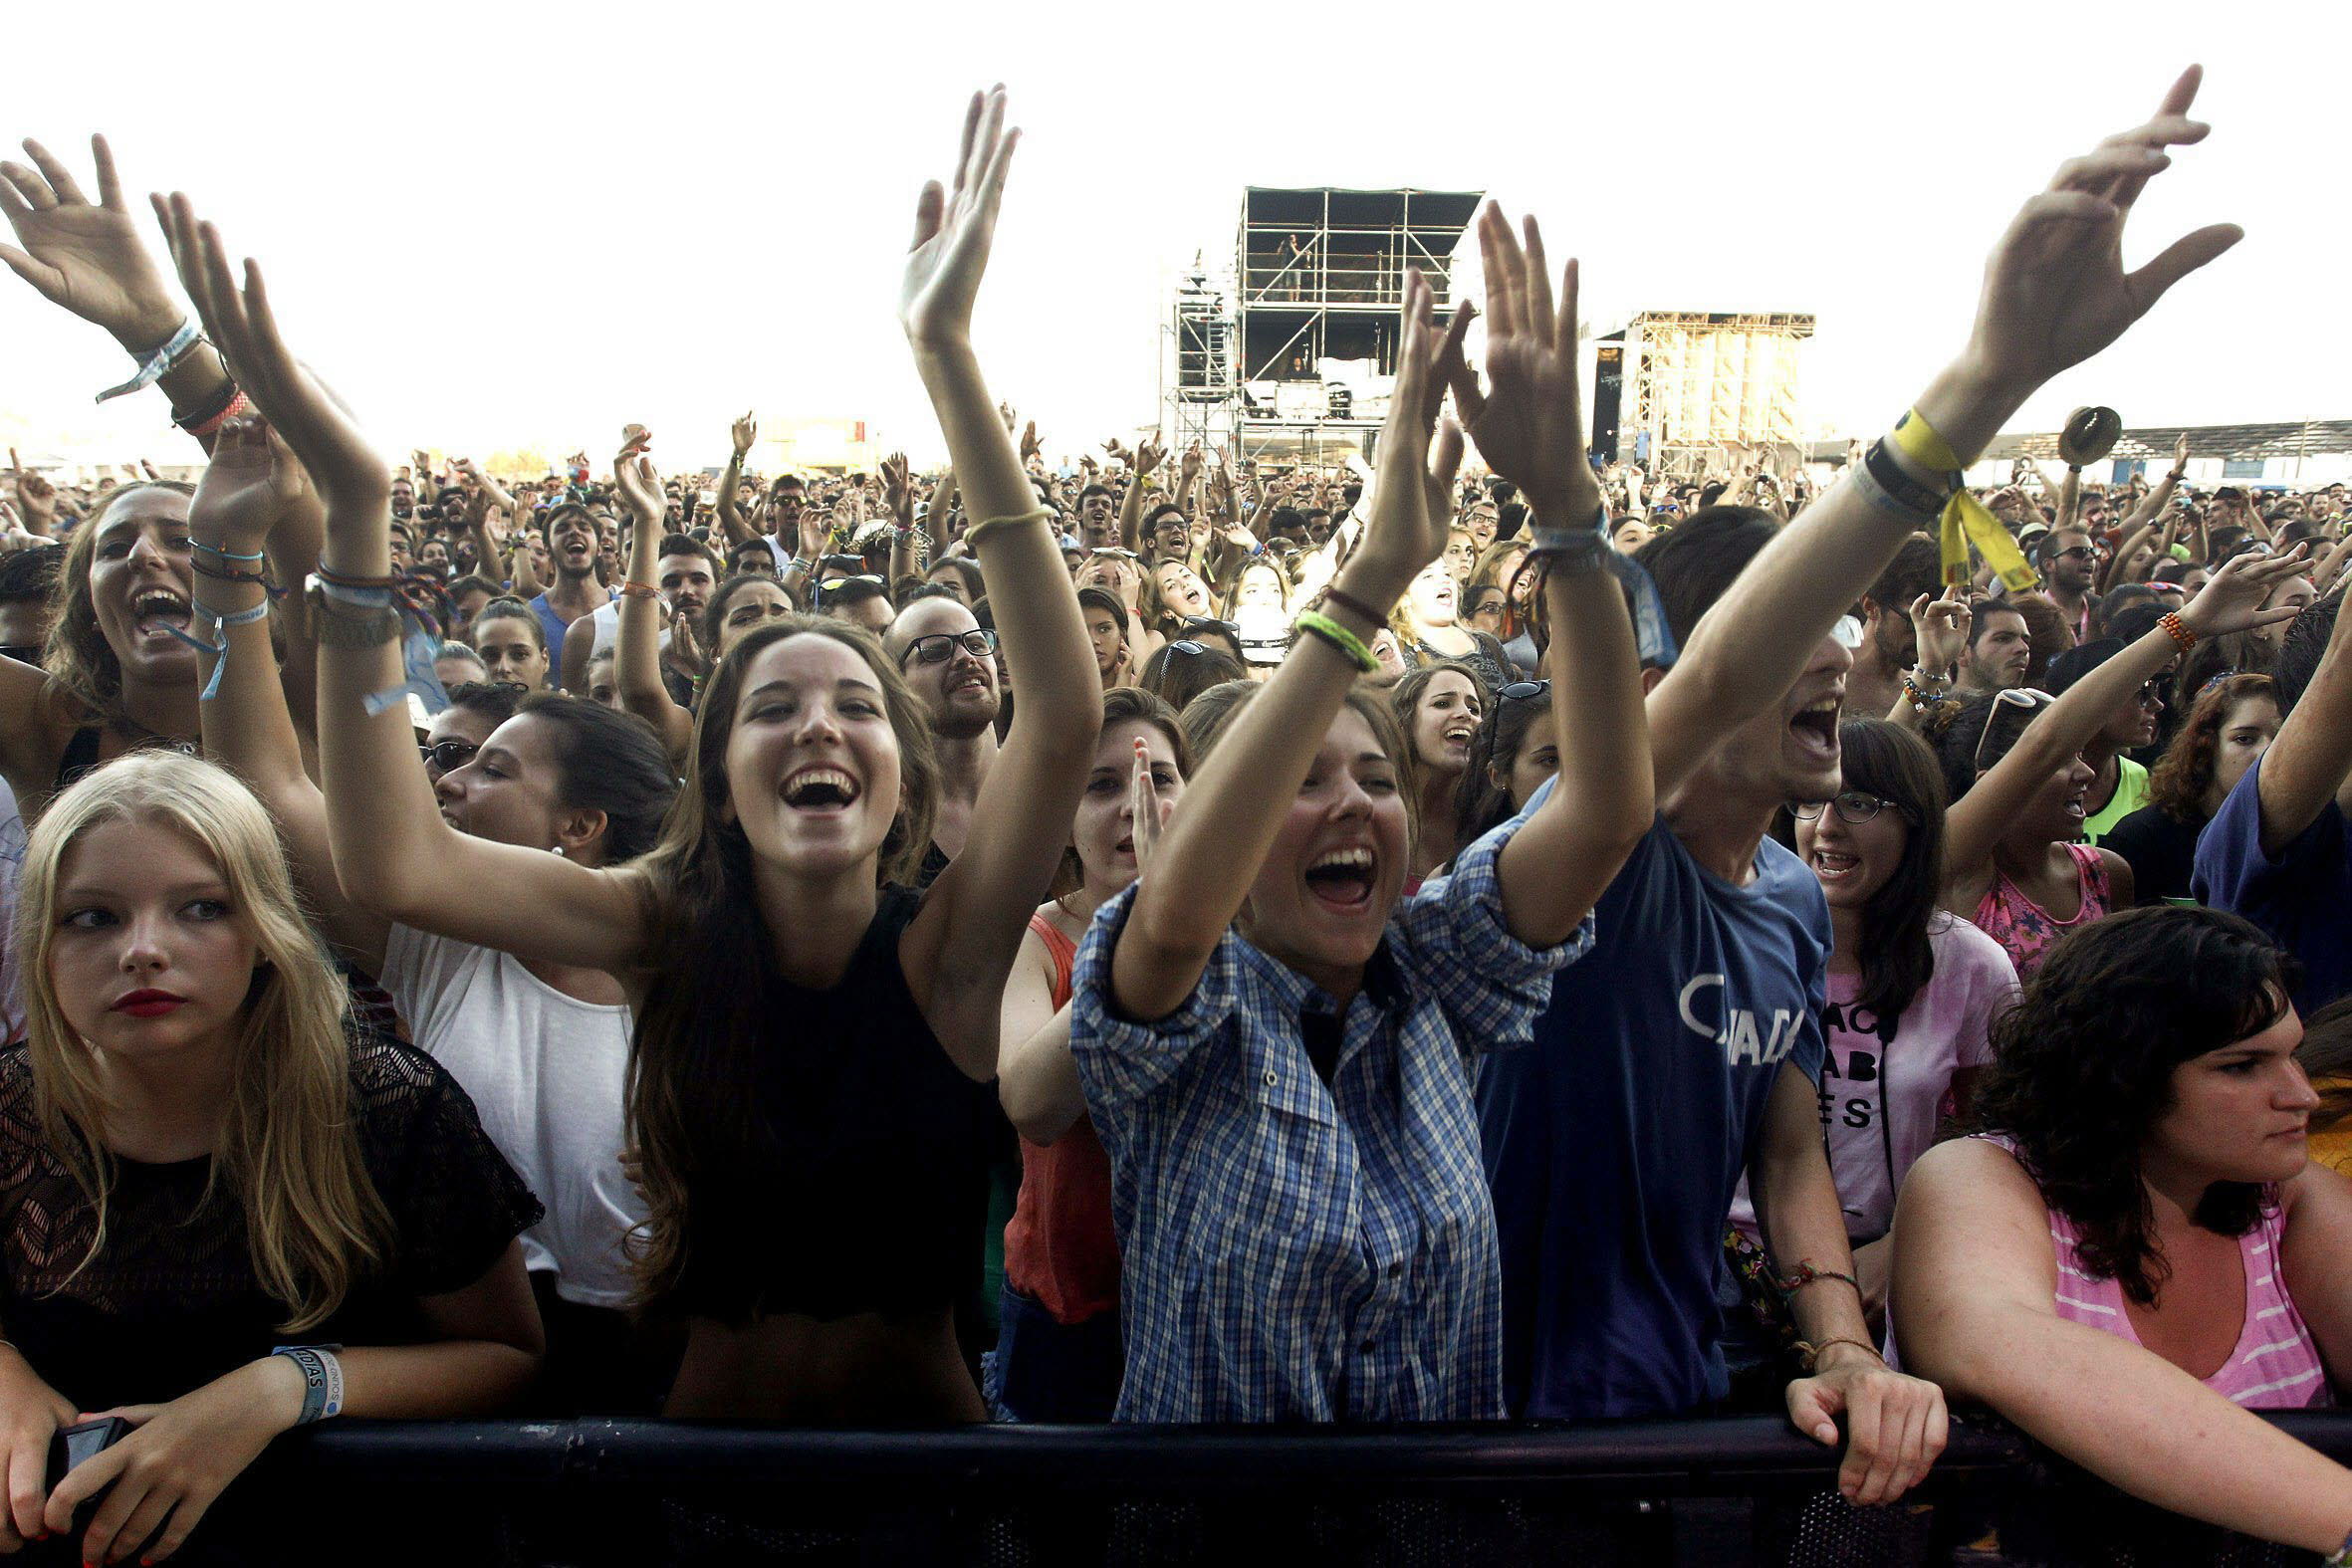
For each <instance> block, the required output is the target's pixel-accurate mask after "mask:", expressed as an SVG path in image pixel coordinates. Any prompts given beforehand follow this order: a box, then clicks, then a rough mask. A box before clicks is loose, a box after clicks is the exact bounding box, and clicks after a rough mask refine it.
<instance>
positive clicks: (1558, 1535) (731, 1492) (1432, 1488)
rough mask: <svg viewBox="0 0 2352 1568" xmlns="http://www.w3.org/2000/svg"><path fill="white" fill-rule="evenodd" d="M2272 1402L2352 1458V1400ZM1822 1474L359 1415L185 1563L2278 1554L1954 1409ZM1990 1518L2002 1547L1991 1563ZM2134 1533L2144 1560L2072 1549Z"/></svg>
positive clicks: (1765, 1425) (1533, 1446) (1543, 1447)
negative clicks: (1927, 1464) (2148, 1504)
mask: <svg viewBox="0 0 2352 1568" xmlns="http://www.w3.org/2000/svg"><path fill="white" fill-rule="evenodd" d="M2273 1419H2274V1420H2275V1421H2276V1423H2277V1424H2278V1425H2279V1426H2280V1427H2282V1428H2284V1429H2285V1430H2286V1431H2288V1432H2289V1433H2291V1434H2292V1435H2294V1436H2295V1437H2297V1438H2299V1439H2301V1440H2302V1441H2304V1442H2305V1443H2308V1444H2310V1445H2311V1446H2313V1447H2314V1448H2317V1449H2319V1450H2320V1451H2322V1452H2324V1453H2327V1454H2329V1455H2331V1456H2337V1457H2347V1456H2352V1414H2346V1415H2333V1414H2308V1413H2298V1414H2293V1415H2281V1416H2277V1417H2274V1418H2273ZM1836 1465H1837V1456H1836V1455H1835V1454H1834V1453H1832V1452H1831V1451H1828V1450H1825V1449H1822V1448H1821V1447H1819V1446H1818V1445H1816V1444H1812V1443H1808V1442H1806V1441H1805V1440H1804V1439H1802V1438H1799V1437H1798V1436H1797V1435H1796V1434H1795V1433H1794V1432H1792V1431H1790V1430H1789V1428H1788V1427H1787V1426H1786V1424H1785V1423H1783V1422H1780V1421H1777V1420H1774V1419H1770V1418H1764V1417H1752V1418H1727V1419H1717V1420H1703V1421H1672V1422H1634V1423H1591V1424H1583V1425H1576V1426H1554V1425H1543V1426H1495V1425H1490V1426H1475V1427H1474V1426H1464V1427H1416V1428H1398V1429H1388V1430H1365V1429H1333V1428H1248V1429H1236V1428H1218V1429H1203V1428H1166V1427H1161V1428H1144V1427H1131V1428H1129V1427H1107V1428H1105V1427H980V1428H970V1429H962V1430H956V1431H946V1432H904V1433H835V1432H812V1431H806V1430H782V1429H775V1428H762V1427H741V1426H731V1425H725V1424H719V1423H706V1422H660V1421H576V1422H548V1423H497V1424H494V1423H438V1422H351V1423H338V1424H332V1425H329V1426H326V1427H319V1428H313V1429H309V1430H307V1431H304V1432H301V1433H298V1434H295V1435H293V1436H292V1437H290V1438H289V1439H287V1440H285V1441H283V1442H282V1443H280V1444H279V1445H277V1446H276V1448H274V1449H273V1451H272V1452H271V1454H270V1455H269V1456H267V1457H266V1458H265V1460H264V1461H263V1463H262V1464H260V1465H257V1466H256V1467H255V1469H254V1471H253V1472H252V1473H250V1474H249V1475H248V1476H247V1477H246V1480H245V1481H244V1482H243V1483H241V1484H240V1486H239V1487H237V1488H236V1489H235V1490H234V1491H233V1492H232V1494H231V1497H232V1498H233V1499H236V1505H234V1506H230V1507H227V1508H225V1509H224V1510H223V1513H222V1516H221V1518H220V1519H219V1521H218V1526H217V1528H215V1526H214V1524H213V1522H212V1521H208V1522H207V1527H206V1529H205V1530H204V1531H201V1532H199V1536H198V1541H197V1543H196V1544H197V1545H198V1547H199V1552H198V1554H197V1555H196V1556H194V1557H192V1558H191V1559H190V1561H191V1562H211V1561H221V1562H265V1561H305V1562H313V1563H316V1562H322V1561H326V1562H336V1563H345V1562H377V1561H381V1562H401V1563H421V1562H431V1563H434V1564H463V1563H482V1564H499V1565H502V1568H503V1565H517V1568H521V1565H530V1568H541V1565H545V1568H556V1565H580V1568H600V1565H603V1564H613V1565H615V1568H619V1565H628V1568H641V1565H648V1564H655V1563H680V1564H690V1565H699V1564H704V1563H709V1564H714V1565H716V1564H728V1565H735V1564H763V1563H771V1562H773V1563H857V1564H864V1563H907V1562H920V1563H929V1562H942V1563H966V1562H969V1563H975V1564H986V1565H992V1568H993V1565H1004V1568H1045V1565H1054V1564H1062V1563H1071V1564H1077V1563H1096V1562H1116V1563H1136V1564H1145V1563H1151V1564H1157V1563H1192V1562H1209V1561H1236V1560H1238V1561H1257V1560H1266V1559H1275V1558H1280V1559H1284V1560H1287V1561H1289V1562H1292V1563H1294V1564H1298V1565H1300V1568H1303V1565H1305V1564H1309V1563H1311V1564H1315V1565H1320V1564H1324V1563H1345V1562H1370V1563H1390V1562H1394V1563H1476V1564H1480V1565H1482V1568H1483V1565H1487V1564H1516V1563H1529V1564H1535V1563H1543V1564H1551V1563H1574V1564H1579V1565H1584V1564H1595V1563H1604V1564H1605V1563H1612V1562H1618V1563H1628V1564H1635V1563H1638V1564H1651V1563H1661V1564H1671V1563H1684V1562H1689V1563H1700V1562H1704V1563H1708V1564H1711V1565H1717V1564H1739V1563H1772V1564H1781V1563H1791V1564H1808V1565H1809V1564H1814V1563H1822V1564H1847V1563H1869V1564H1874V1565H1875V1564H1881V1563H1884V1564H1903V1563H1930V1562H1942V1561H1949V1560H1952V1555H1953V1553H1954V1552H1956V1551H1964V1548H1966V1547H1967V1546H1968V1544H1969V1543H1972V1542H1973V1543H1975V1547H1976V1550H1977V1552H1978V1555H1975V1556H1966V1557H1965V1560H1968V1561H1973V1562H2019V1561H2044V1562H2051V1563H2061V1562H2089V1561H2109V1560H2129V1561H2135V1562H2171V1561H2180V1562H2225V1563H2231V1564H2238V1563H2245V1564H2255V1563H2269V1562H2277V1563H2281V1564H2283V1563H2287V1562H2291V1561H2295V1560H2298V1559H2295V1558H2294V1557H2293V1556H2292V1554H2287V1553H2283V1552H2279V1551H2277V1550H2276V1549H2274V1548H2269V1547H2266V1546H2262V1545H2260V1544H2259V1543H2253V1542H2248V1541H2245V1540H2243V1538H2239V1537H2227V1536H2224V1535H2222V1534H2221V1533H2220V1532H2214V1531H2208V1530H2205V1529H2204V1528H2203V1527H2201V1526H2192V1525H2189V1524H2187V1523H2186V1521H2180V1520H2174V1519H2168V1518H2166V1517H2164V1516H2162V1515H2156V1514H2154V1513H2153V1511H2152V1510H2147V1509H2144V1508H2142V1507H2140V1505H2137V1504H2133V1503H2130V1502H2128V1501H2127V1500H2125V1499H2121V1498H2119V1497H2116V1496H2115V1495H2114V1494H2112V1493H2109V1492H2106V1491H2105V1490H2104V1489H2103V1488H2101V1487H2099V1485H2098V1483H2097V1482H2095V1481H2091V1480H2089V1479H2088V1478H2087V1477H2083V1476H2081V1475H2080V1473H2079V1472H2076V1471H2072V1470H2071V1469H2069V1468H2068V1467H2066V1466H2063V1465H2061V1464H2058V1463H2057V1462H2056V1461H2054V1460H2052V1459H2051V1458H2050V1456H2047V1455H2046V1454H2044V1453H2042V1452H2040V1451H2038V1450H2037V1449H2035V1447H2034V1446H2033V1445H2032V1444H2030V1443H2029V1442H2028V1441H2027V1440H2025V1439H2024V1438H2023V1437H2022V1436H2020V1435H2019V1434H2017V1433H2016V1432H2014V1431H2013V1430H2010V1429H2007V1428H2005V1427H2001V1426H1999V1424H1998V1423H1987V1422H1983V1421H1979V1420H1964V1421H1956V1422H1955V1423H1954V1426H1953V1431H1952V1440H1951V1444H1950V1447H1949V1448H1948V1449H1947V1450H1946V1452H1945V1454H1944V1456H1943V1458H1942V1460H1941V1461H1940V1462H1939V1463H1938V1465H1937V1467H1936V1470H1935V1473H1934V1474H1933V1475H1932V1476H1931V1477H1930V1479H1929V1480H1928V1482H1927V1483H1926V1484H1925V1485H1923V1486H1922V1487H1921V1488H1919V1490H1918V1491H1917V1492H1916V1493H1915V1494H1914V1496H1913V1497H1911V1498H1909V1499H1906V1501H1905V1502H1904V1503H1903V1504H1900V1505H1898V1506H1895V1507H1891V1508H1882V1509H1868V1510H1857V1509H1852V1508H1848V1507H1846V1506H1845V1505H1844V1504H1843V1503H1842V1502H1841V1501H1839V1499H1838V1498H1837V1497H1836V1494H1835V1492H1834V1490H1833V1489H1832V1488H1833V1486H1834V1474H1835V1470H1836ZM240 1494H241V1495H240ZM226 1501H229V1499H224V1502H226ZM2020 1504H2022V1505H2020ZM2053 1515H2054V1516H2056V1524H2055V1525H2052V1524H2051V1518H2052V1516H2053ZM1988 1531H1991V1532H1992V1533H1993V1535H1994V1537H1995V1538H1997V1539H1999V1541H2001V1542H2002V1543H2003V1546H2004V1548H2015V1549H2004V1550H2002V1551H2001V1552H2000V1554H1999V1555H1998V1556H1985V1555H1983V1554H1982V1550H1983V1545H1984V1538H1985V1536H1986V1534H1987V1532H1988ZM2045 1534H2047V1535H2049V1537H2050V1538H2048V1539H2044V1538H2043V1536H2044V1535H2045ZM2028 1538H2030V1539H2031V1546H2030V1550H2029V1551H2028V1550H2025V1549H2024V1547H2023V1546H2022V1545H2020V1543H2022V1542H2025V1541H2026V1540H2027V1539H2028ZM2125 1538H2129V1539H2136V1540H2141V1541H2144V1542H2146V1541H2153V1542H2156V1543H2158V1545H2159V1546H2160V1547H2161V1548H2162V1550H2161V1551H2159V1552H2157V1554H2155V1555H2151V1549H2150V1547H2148V1546H2147V1545H2144V1544H2143V1545H2140V1546H2138V1547H2135V1548H2134V1549H2133V1550H2131V1551H2128V1552H2126V1553H2124V1554H2123V1556H2122V1557H2120V1558H2118V1557H2111V1556H2099V1555H2097V1554H2095V1553H2089V1552H2087V1551H2086V1549H2085V1548H2084V1546H2083V1542H2084V1541H2085V1540H2091V1541H2096V1542H2106V1541H2110V1540H2115V1539H2125ZM1964 1556H1965V1552H1964ZM2301 1560H2308V1559H2307V1558H2306V1559H2301Z"/></svg>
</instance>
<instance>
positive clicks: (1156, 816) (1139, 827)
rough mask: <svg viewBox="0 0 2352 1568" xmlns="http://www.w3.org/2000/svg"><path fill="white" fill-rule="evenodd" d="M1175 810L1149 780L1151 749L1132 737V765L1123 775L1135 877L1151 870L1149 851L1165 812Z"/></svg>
mask: <svg viewBox="0 0 2352 1568" xmlns="http://www.w3.org/2000/svg"><path fill="white" fill-rule="evenodd" d="M1175 808H1176V802H1175V801H1173V800H1162V799H1161V798H1160V789H1159V785H1158V784H1157V783H1155V782H1154V781H1153V779H1152V777H1151V748H1150V747H1149V746H1147V745H1145V744H1144V741H1143V737H1142V736H1140V735H1139V736H1137V737H1135V766H1134V769H1133V771H1132V772H1130V773H1129V774H1128V775H1127V814H1128V817H1129V818H1130V826H1129V829H1128V832H1129V835H1130V836H1131V837H1132V838H1133V840H1134V843H1135V874H1136V875H1137V876H1141V875H1143V873H1144V872H1146V871H1148V870H1150V869H1151V857H1152V852H1153V851H1154V850H1156V849H1157V848H1159V844H1160V833H1161V831H1162V830H1163V829H1165V828H1166V827H1167V825H1168V813H1169V812H1170V811H1173V810H1174V809H1175Z"/></svg>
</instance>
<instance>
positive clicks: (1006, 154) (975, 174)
mask: <svg viewBox="0 0 2352 1568" xmlns="http://www.w3.org/2000/svg"><path fill="white" fill-rule="evenodd" d="M1020 142H1021V132H1020V131H1018V130H1007V129H1006V128H1005V90H1004V89H1003V88H1002V87H997V88H995V89H992V90H991V91H989V92H987V93H975V94H973V95H972V104H971V107H970V108H969V109H967V110H966V111H965V112H964V141H963V151H962V153H961V154H960V155H959V156H958V158H957V159H956V173H955V183H954V185H953V186H952V187H950V188H947V189H944V190H943V189H941V187H940V184H939V182H938V181H937V180H932V181H930V182H929V183H927V184H925V185H924V186H923V193H922V195H921V196H920V197H919V198H917V200H916V202H915V234H914V243H913V245H912V246H911V247H910V248H909V249H908V251H907V256H906V277H905V280H904V282H902V283H901V284H900V286H899V291H898V320H899V322H900V324H901V325H903V326H904V327H905V329H906V336H907V340H908V341H910V342H912V343H914V344H916V345H917V346H919V347H921V346H932V347H936V346H960V345H962V344H964V343H967V342H969V341H970V338H971V331H972V302H973V301H974V300H975V299H977V298H978V297H979V294H980V278H981V275H982V274H983V273H985V272H986V271H987V270H988V251H989V246H990V245H991V244H992V243H993V242H994V241H995V239H996V233H997V209H998V208H999V207H1000V206H1001V205H1002V204H1003V201H1004V196H1005V172H1006V170H1007V169H1008V168H1009V167H1010V166H1011V164H1012V162H1013V149H1014V148H1015V147H1016V146H1018V145H1020ZM1004 413H1005V416H1006V423H1005V428H1006V430H1007V431H1008V432H1010V431H1011V429H1012V417H1011V415H1012V411H1011V410H1010V409H1006V410H1004Z"/></svg>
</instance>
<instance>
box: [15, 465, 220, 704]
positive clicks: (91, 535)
mask: <svg viewBox="0 0 2352 1568" xmlns="http://www.w3.org/2000/svg"><path fill="white" fill-rule="evenodd" d="M144 490H162V491H168V492H170V493H171V494H172V495H175V496H186V497H188V498H190V499H191V500H192V499H194V497H195V494H196V491H195V487H194V486H192V485H183V484H180V483H179V482H178V481H176V480H170V479H149V480H142V481H140V482H139V483H138V484H135V485H124V486H122V487H121V488H120V489H118V490H117V491H115V492H114V493H113V494H111V495H109V496H108V497H107V500H106V504H105V505H104V506H102V507H100V508H99V510H98V512H97V513H96V515H94V516H93V517H92V518H91V519H90V521H89V522H87V523H85V524H83V525H82V526H81V527H80V528H78V529H76V530H74V537H73V538H72V539H71V540H69V541H68V542H67V544H66V563H65V568H64V569H63V570H61V571H60V572H58V574H57V581H56V582H55V583H54V584H53V585H52V586H51V588H50V590H49V595H50V597H49V603H50V609H51V611H52V615H51V618H50V627H49V641H48V643H47V645H46V646H44V647H43V648H42V650H41V667H42V668H43V669H45V670H47V671H48V672H49V678H50V680H51V681H52V682H53V683H54V684H55V685H56V686H57V688H58V689H60V690H62V691H63V692H65V693H66V695H68V696H70V697H72V698H73V699H74V700H75V701H77V702H79V703H80V704H81V705H82V706H83V707H85V708H87V709H89V710H90V711H91V712H92V713H94V714H101V715H106V716H109V717H119V716H120V715H121V712H122V661H121V660H120V659H118V658H117V657H116V655H115V649H114V645H113V644H111V643H109V642H108V641H107V635H106V632H105V631H104V630H102V629H101V628H100V626H99V623H98V606H97V604H96V603H95V602H94V601H93V600H92V599H91V596H90V565H91V561H92V560H93V559H94V557H95V555H96V553H97V550H98V535H99V530H100V528H101V527H103V526H104V525H105V523H106V520H107V514H108V513H110V512H112V511H114V510H115V508H116V507H117V506H118V505H120V504H121V501H122V499H123V497H125V496H135V495H137V494H138V493H139V492H141V491H144Z"/></svg>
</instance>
